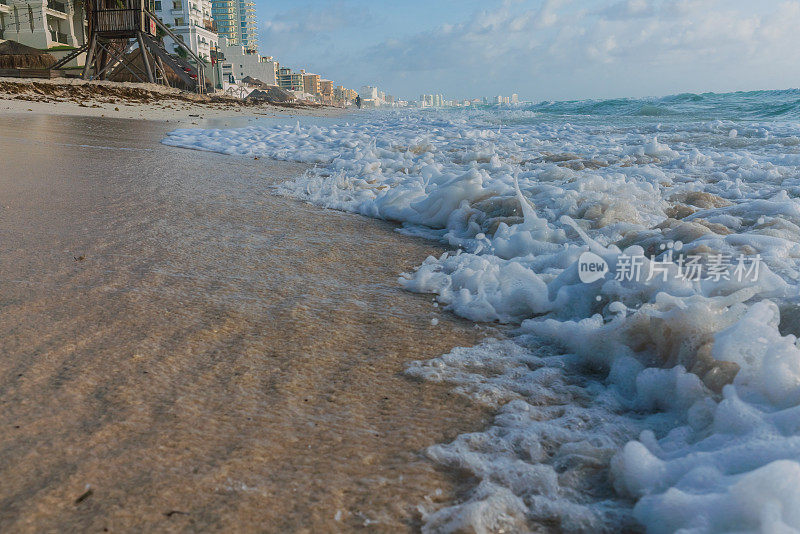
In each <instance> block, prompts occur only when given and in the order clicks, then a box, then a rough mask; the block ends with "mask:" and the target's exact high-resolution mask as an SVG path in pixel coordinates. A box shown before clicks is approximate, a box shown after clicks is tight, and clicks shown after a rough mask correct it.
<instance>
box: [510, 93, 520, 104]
mask: <svg viewBox="0 0 800 534" xmlns="http://www.w3.org/2000/svg"><path fill="white" fill-rule="evenodd" d="M511 103H512V104H519V95H518V94H517V93H514V94H513V95H511Z"/></svg>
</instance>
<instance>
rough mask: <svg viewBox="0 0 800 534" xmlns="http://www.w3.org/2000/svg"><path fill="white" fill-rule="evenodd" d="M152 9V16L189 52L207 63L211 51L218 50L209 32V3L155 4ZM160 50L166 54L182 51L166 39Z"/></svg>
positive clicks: (162, 0) (173, 0)
mask: <svg viewBox="0 0 800 534" xmlns="http://www.w3.org/2000/svg"><path fill="white" fill-rule="evenodd" d="M153 9H154V12H155V15H156V16H158V18H160V19H161V20H162V22H164V24H166V25H167V26H169V27H170V29H171V30H172V31H173V32H174V33H176V34H177V35H178V38H179V39H180V40H181V41H183V42H184V43H185V44H186V45H187V46H188V47H189V49H190V50H191V51H192V52H194V53H195V54H197V55H198V56H199V57H200V58H201V59H203V60H205V61H210V59H211V50H213V49H215V48H216V47H218V46H219V38H218V36H217V34H216V33H215V32H214V31H213V30H214V24H213V20H212V19H211V0H155V2H154V6H153ZM164 46H165V47H166V49H167V51H168V52H172V53H176V54H181V53H184V54H185V51H184V50H183V49H181V48H180V47H179V46H178V45H177V44H175V43H174V42H173V40H172V39H171V38H170V37H164Z"/></svg>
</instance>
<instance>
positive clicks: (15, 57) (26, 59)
mask: <svg viewBox="0 0 800 534" xmlns="http://www.w3.org/2000/svg"><path fill="white" fill-rule="evenodd" d="M55 62H56V58H54V57H53V56H52V55H50V54H48V53H47V52H43V51H41V50H39V49H38V48H32V47H30V46H26V45H24V44H20V43H18V42H16V41H4V42H2V43H0V69H49V68H50V67H51V66H53V64H54V63H55Z"/></svg>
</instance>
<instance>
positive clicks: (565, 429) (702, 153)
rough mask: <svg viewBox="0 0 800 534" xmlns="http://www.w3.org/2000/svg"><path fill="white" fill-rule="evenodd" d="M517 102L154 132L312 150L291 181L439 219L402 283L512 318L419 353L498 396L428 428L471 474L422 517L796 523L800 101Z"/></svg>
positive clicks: (398, 215) (688, 525)
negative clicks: (605, 119) (589, 114)
mask: <svg viewBox="0 0 800 534" xmlns="http://www.w3.org/2000/svg"><path fill="white" fill-rule="evenodd" d="M673 98H675V99H676V102H677V103H679V104H680V105H688V104H687V102H688V103H689V104H691V103H693V102H696V99H687V98H679V97H673ZM607 105H621V104H620V103H611V104H607ZM626 105H627V103H626ZM551 107H552V105H551ZM639 109H641V105H639ZM514 113H515V111H514V110H499V111H497V112H496V113H494V112H490V111H487V110H480V111H473V112H454V113H425V114H401V113H393V114H376V115H374V116H373V117H372V119H371V120H368V121H365V122H363V123H358V124H343V125H339V126H335V127H322V126H309V127H302V126H300V125H299V124H298V125H296V126H294V127H287V126H269V127H252V128H245V129H237V130H178V131H176V132H172V133H171V134H170V135H169V137H168V138H167V139H165V141H164V142H165V143H167V144H170V145H174V146H182V147H187V148H200V149H205V150H214V151H218V152H223V153H227V154H246V155H261V156H270V157H274V158H279V159H292V160H297V161H304V162H308V163H313V164H316V167H314V168H313V169H311V170H310V171H308V172H307V173H306V174H305V175H304V176H302V177H300V178H297V179H295V180H290V181H289V182H287V183H285V184H284V185H283V186H282V187H281V188H280V190H281V192H283V193H284V194H287V195H291V196H294V197H297V198H302V199H305V200H309V201H311V202H314V203H317V204H320V205H324V206H328V207H332V208H337V209H342V210H347V211H352V212H357V213H361V214H364V215H368V216H371V217H378V218H383V219H389V220H394V221H398V222H401V223H403V224H404V225H405V227H406V228H405V231H409V232H415V233H428V234H429V235H435V236H437V237H438V238H440V239H442V240H443V241H445V242H447V243H448V244H450V245H452V246H453V247H454V249H455V250H454V252H452V253H448V254H445V255H443V256H442V257H440V258H433V257H431V258H428V259H427V260H425V261H424V263H423V264H422V265H421V266H420V267H419V268H418V269H417V270H416V271H415V272H413V273H407V274H405V275H403V276H402V277H401V279H400V283H401V284H402V285H403V286H404V287H405V288H407V289H409V290H412V291H418V292H427V293H435V294H436V295H437V298H438V300H439V302H440V303H442V304H444V305H445V306H446V307H447V308H448V309H451V310H453V311H454V312H455V313H458V314H459V315H462V316H464V317H467V318H470V319H473V320H476V321H500V322H504V323H510V324H514V325H518V329H517V331H516V335H515V338H514V341H504V342H487V343H485V344H483V345H481V346H479V347H473V348H470V349H458V350H456V351H454V352H453V353H451V354H449V355H445V356H442V357H441V358H437V359H435V360H433V361H431V362H416V363H415V364H413V365H412V366H411V367H410V368H409V373H412V374H415V375H418V376H423V377H425V378H428V379H431V380H443V381H447V382H450V383H452V384H454V386H455V387H457V388H458V389H459V391H461V392H462V393H464V394H466V395H470V396H471V397H473V398H474V399H476V400H477V401H478V402H483V403H486V404H487V405H490V406H493V407H496V408H497V409H498V415H497V417H496V419H495V421H494V424H493V426H492V427H491V428H489V429H487V430H486V431H485V432H481V433H476V434H470V435H465V436H461V437H459V438H458V439H457V440H456V441H455V442H453V443H450V444H446V445H439V446H436V447H433V448H432V449H431V450H430V451H429V454H430V456H431V457H432V458H434V459H435V460H436V461H438V462H442V463H443V464H446V465H452V466H457V467H458V468H461V469H467V470H469V471H471V472H472V473H474V474H475V476H476V477H477V479H478V480H479V481H480V483H479V485H478V486H477V487H476V488H475V490H474V491H473V492H472V494H471V496H470V497H469V498H468V499H467V500H466V501H465V502H463V503H459V504H458V505H456V506H454V507H451V508H446V509H441V510H435V509H431V510H426V512H425V514H426V515H425V518H426V525H427V527H426V528H427V529H428V530H431V531H448V530H451V531H455V530H464V529H467V528H471V529H474V530H475V531H477V532H481V531H496V530H500V529H505V530H514V529H523V528H531V527H532V525H535V524H547V525H555V526H557V527H558V528H561V529H565V530H619V529H620V528H628V527H634V526H635V525H637V524H643V525H645V526H646V527H647V528H648V529H649V530H652V531H654V532H662V531H663V532H672V531H675V530H680V529H687V530H690V531H693V532H724V531H730V530H739V531H762V530H771V529H778V528H780V527H791V528H800V515H798V513H797V510H798V509H800V506H798V505H799V504H800V477H798V473H800V463H798V461H799V460H800V423H799V422H798V421H800V349H798V346H797V339H796V338H795V336H794V334H797V333H798V332H799V331H800V314H798V311H797V310H798V307H797V301H798V297H800V293H799V292H798V282H797V280H798V279H799V278H800V260H799V258H800V244H798V243H800V202H798V201H797V198H796V197H797V195H798V194H799V193H800V179H798V165H800V154H798V152H797V150H798V149H797V146H798V144H800V139H798V134H799V133H800V132H799V131H798V127H797V125H794V124H791V123H778V124H773V123H754V122H749V123H739V122H731V121H721V120H714V121H708V122H685V121H674V122H664V123H655V122H652V119H641V120H637V121H633V122H626V123H620V124H597V123H595V122H593V121H587V122H576V123H572V124H571V123H564V122H556V121H553V120H551V119H548V118H546V117H545V118H537V117H534V116H531V115H530V110H527V111H525V110H523V111H522V113H527V115H525V116H524V117H522V118H523V119H524V120H520V121H514V120H511V119H513V114H514ZM537 115H538V114H537ZM662 118H663V119H664V120H667V117H662ZM589 251H590V252H592V253H593V257H596V258H598V261H599V262H603V263H605V264H606V265H607V266H608V267H609V269H610V270H614V269H616V270H617V271H619V268H620V267H621V266H623V265H624V263H625V262H626V261H631V260H630V259H631V258H636V259H638V261H639V266H640V267H641V269H642V272H645V273H646V272H648V271H650V272H652V271H653V269H655V268H656V267H659V268H660V269H662V270H663V271H664V273H665V276H664V278H661V277H660V276H656V277H643V276H639V277H635V278H634V277H632V278H630V279H626V278H625V277H622V278H621V279H618V278H617V277H613V276H606V277H603V278H601V279H598V280H596V281H594V282H592V283H583V282H581V279H580V276H579V274H580V273H579V259H580V258H581V257H582V255H583V254H585V253H586V252H589ZM673 255H677V256H678V257H679V258H680V261H683V260H684V259H685V258H686V257H697V258H699V259H700V262H701V264H702V265H704V266H705V268H706V269H708V270H710V267H709V265H710V264H711V263H712V262H713V258H714V257H722V256H724V257H727V258H736V257H739V258H745V257H746V258H758V260H759V261H760V262H761V265H760V270H759V272H758V276H757V277H756V278H753V279H735V278H733V277H728V278H718V279H714V278H713V277H711V278H708V277H705V278H702V279H700V278H698V279H691V278H686V277H684V276H681V274H682V266H681V265H679V264H678V263H677V261H673V262H672V263H670V262H669V261H668V260H669V259H670V258H672V259H675V256H673Z"/></svg>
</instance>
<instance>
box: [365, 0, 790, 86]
mask: <svg viewBox="0 0 800 534" xmlns="http://www.w3.org/2000/svg"><path fill="white" fill-rule="evenodd" d="M591 5H592V8H591V9H590V8H588V7H587V2H581V1H577V0H574V1H565V0H545V1H527V2H525V1H522V2H520V1H517V2H511V1H506V2H504V3H503V4H501V5H500V6H499V7H497V8H496V9H492V10H484V11H480V12H477V13H475V14H474V15H473V16H472V17H470V18H469V19H468V20H467V21H464V22H461V23H458V24H449V25H447V26H443V27H441V28H438V29H437V30H434V31H427V32H422V33H417V34H413V35H411V36H408V37H406V38H402V39H394V40H392V41H391V42H385V43H382V44H380V45H378V46H376V47H374V48H373V49H372V50H371V53H370V55H369V59H370V61H371V62H372V63H374V64H379V65H381V68H380V69H379V74H378V73H376V75H379V76H380V77H381V78H383V79H387V81H388V82H389V83H391V81H392V80H393V79H397V80H398V82H399V81H401V80H403V86H404V88H408V90H409V92H411V91H414V90H416V91H421V90H425V91H433V90H437V89H438V90H441V91H450V94H453V95H454V96H467V94H475V93H476V92H479V91H482V92H483V93H484V94H491V93H500V92H506V93H508V92H510V91H509V89H514V90H517V91H519V92H520V93H523V94H524V93H528V94H530V96H538V97H548V98H559V97H562V98H564V97H578V96H592V95H595V96H609V95H610V94H616V95H626V94H634V95H635V94H642V93H648V94H664V93H667V92H672V91H682V90H687V91H689V90H694V91H696V90H725V89H733V88H782V87H786V86H788V85H793V86H797V85H798V84H797V82H796V81H795V80H796V79H795V78H793V72H794V70H795V69H796V66H795V65H794V64H793V63H794V61H793V55H794V53H795V50H797V49H798V47H800V32H798V31H797V28H798V27H800V2H798V1H796V0H793V1H786V2H775V3H770V5H768V6H757V5H755V4H754V3H751V2H744V1H736V0H727V1H723V0H661V1H645V0H623V1H619V0H615V1H607V2H591ZM790 69H791V70H790ZM415 73H417V75H416V76H415V75H414V74H415ZM401 74H402V75H404V76H403V78H400V75H401ZM412 83H413V84H414V85H415V86H416V89H410V85H411V84H412ZM459 89H461V90H459ZM411 94H415V93H411Z"/></svg>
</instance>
